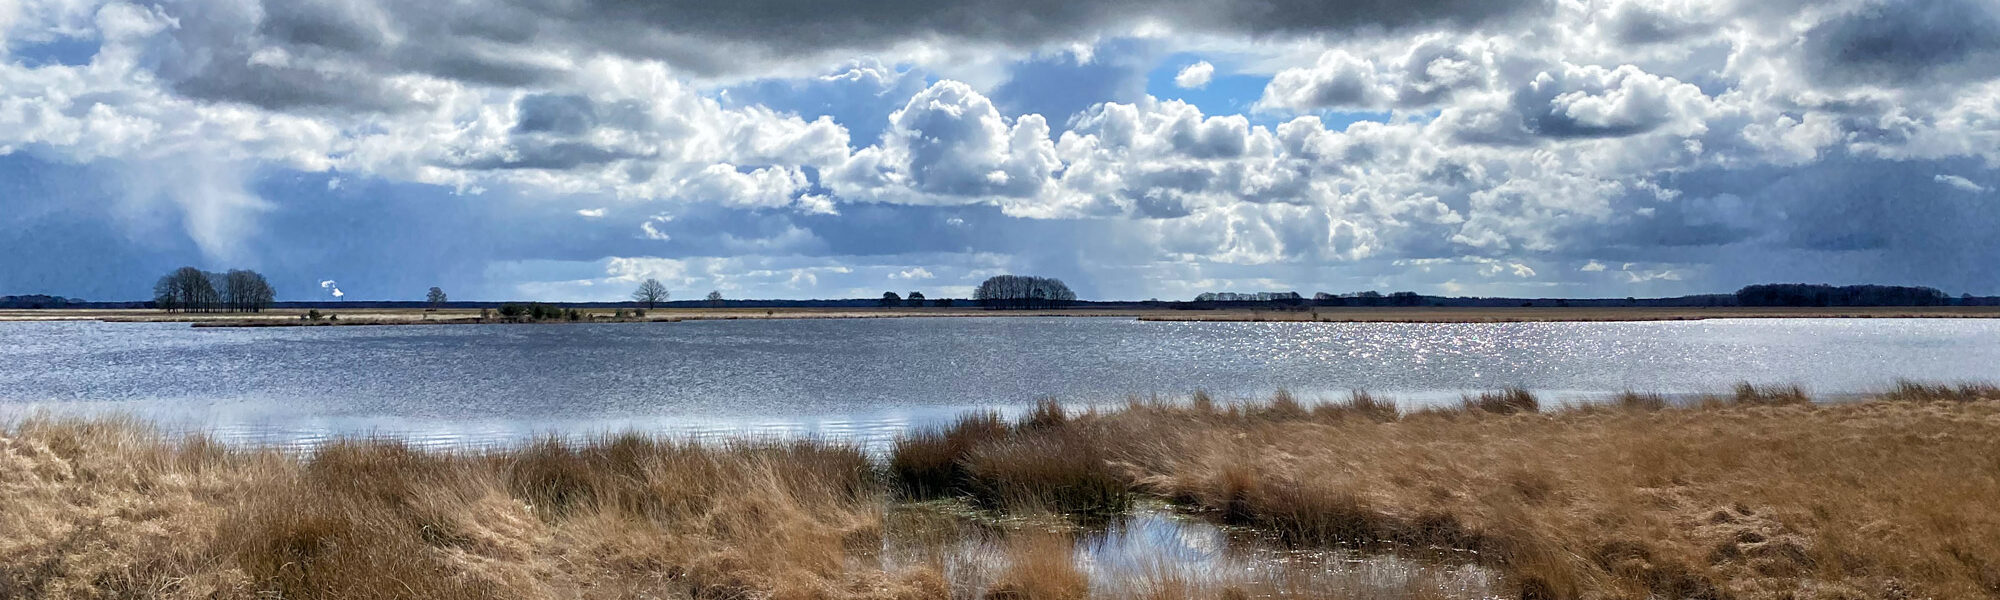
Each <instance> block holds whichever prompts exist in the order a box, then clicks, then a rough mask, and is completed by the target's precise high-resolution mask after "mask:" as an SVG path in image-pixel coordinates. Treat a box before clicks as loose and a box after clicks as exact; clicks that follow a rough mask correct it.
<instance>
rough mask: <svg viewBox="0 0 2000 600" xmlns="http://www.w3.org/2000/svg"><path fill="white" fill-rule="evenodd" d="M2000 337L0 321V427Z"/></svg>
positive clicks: (659, 409) (839, 421)
mask: <svg viewBox="0 0 2000 600" xmlns="http://www.w3.org/2000/svg"><path fill="white" fill-rule="evenodd" d="M1993 365H2000V321H1993V320H1983V319H1772V320H1707V321H1678V322H1632V323H1496V324H1396V323H1162V322H1140V321H1134V320H1129V319H1094V318H938V319H866V320H859V319H857V320H775V321H764V320H739V321H693V322H682V323H650V324H577V325H485V326H464V325H458V326H453V325H434V326H388V327H311V328H264V329H222V328H203V329H195V328H190V327H188V326H186V325H184V324H173V323H98V322H41V323H0V411H7V412H20V411H22V410H25V409H27V407H55V408H57V409H59V410H86V411H94V410H114V411H123V412H129V413H134V414H138V415H140V416H143V417H146V418H151V419H155V420H159V421H162V422H166V423H169V424H170V425H174V426H181V427H189V428H200V429H208V430H212V431H214V432H216V433H217V434H219V435H220V436H222V437H224V438H226V439H231V440H237V441H265V442H279V443H298V442H305V443H310V442H312V441H314V440H317V439H322V438H324V437H325V436H328V435H353V434H379V435H395V436H403V437H409V438H413V439H416V440H417V441H420V442H438V443H457V444H479V443H491V442H508V441H513V440H519V439H521V438H523V437H526V436H531V435H536V434H541V433H550V432H558V433H571V434H574V433H587V432H607V431H615V430H624V429H638V430H645V431H657V432H668V433H674V434H690V435H716V434H723V435H752V436H755V435H776V436H793V435H818V436H823V437H834V438H851V439H857V440H862V441H879V440H882V439H886V438H887V437H889V436H892V435H894V433H896V432H899V431H902V430H903V429H904V428H906V427H909V426H911V425H912V424H921V423H928V422H933V421H935V420H938V419H941V418H944V417H947V416H949V415H952V414H955V413H957V412H960V411H963V410H967V409H970V408H974V407H991V408H999V409H1002V410H1003V411H1007V410H1014V409H1016V408H1018V407H1020V406H1022V405H1024V404H1026V403H1029V402H1031V401H1032V400H1033V399H1035V398H1037V397H1042V396H1056V397H1058V398H1061V399H1063V400H1064V401H1066V402H1075V403H1093V402H1115V401H1118V400H1120V399H1122V398H1124V397H1125V396H1126V395H1128V394H1141V395H1149V394H1156V393H1157V394H1182V393H1186V392H1188V391H1191V390H1195V389H1206V390H1209V391H1210V392H1212V393H1215V394H1216V395H1218V396H1220V397H1249V396H1262V395H1266V394H1268V393H1269V392H1271V391H1273V390H1275V389H1277V388H1280V387H1284V388H1289V389H1291V390H1293V391H1294V392H1297V393H1300V394H1301V395H1302V396H1305V397H1308V398H1310V397H1312V396H1314V395H1319V394H1335V393H1340V392H1342V391H1344V390H1347V389H1350V388H1366V389H1369V390H1371V391H1374V392H1377V393H1378V394H1382V395H1388V396H1391V397H1394V398H1395V399H1397V400H1398V401H1400V402H1402V403H1404V404H1405V405H1411V404H1417V403H1422V402H1430V401H1454V400H1456V398H1457V397H1458V395H1459V394H1461V393H1463V392H1465V391H1470V390H1481V389H1491V388H1495V387H1500V386H1508V385H1519V386H1525V387H1528V388H1531V389H1534V390H1537V391H1538V392H1541V393H1542V394H1543V395H1544V397H1545V398H1551V399H1555V400H1563V399H1574V398H1584V397H1592V396H1598V395H1602V394H1607V393H1612V392H1617V391H1621V390H1626V389H1633V390H1641V391H1654V392H1661V393H1667V394H1691V393H1704V392H1714V391H1720V390H1724V389H1726V388H1727V387H1728V386H1729V385H1731V384H1733V383H1735V382H1738V381H1752V382H1758V383H1797V384H1801V385H1803V386H1805V387H1806V388H1807V389H1808V390H1810V391H1813V392H1815V393H1820V394H1846V393H1858V392H1865V391H1869V390H1873V389H1880V388H1881V387H1884V386H1886V385H1888V384H1890V383H1891V382H1893V381H1894V380H1895V379H1896V378H1899V377H1908V378H1913V379H1924V380H1944V381H1953V380H1966V379H1978V380H1992V379H1995V376H1994V370H1995V369H1994V367H1993Z"/></svg>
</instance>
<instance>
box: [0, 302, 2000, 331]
mask: <svg viewBox="0 0 2000 600" xmlns="http://www.w3.org/2000/svg"><path fill="white" fill-rule="evenodd" d="M305 312H306V311H304V310H300V309H281V310H272V311H267V312H263V313H195V314H187V313H166V312H160V311H155V310H149V309H5V310H0V323H6V322H31V321H98V322H106V323H188V324H190V325H191V326H193V327H328V326H380V325H497V324H526V323H546V324H563V323H675V322H682V321H712V320H752V319H882V318H966V317H1071V318H1126V319H1134V320H1138V321H1146V322H1162V323H1171V322H1251V323H1258V322H1269V323H1543V322H1638V321H1697V320H1706V319H1878V318H1898V319H1991V318H2000V306H1939V307H1608V308H1607V307H1592V308H1564V307H1533V308H1465V307H1316V308H1315V307H1308V308H1303V309H1297V310H1289V309H1288V310H1253V309H1242V308H1225V309H1212V310H1178V309H1165V308H1137V309H1091V308H1076V309H1052V310H1047V309H1045V310H987V309H982V308H909V307H896V308H769V309H766V308H662V309H655V310H652V311H648V316H646V317H644V318H632V317H627V318H623V319H620V318H616V317H614V314H615V311H614V310H612V309H585V310H583V311H582V313H583V314H584V315H586V318H584V319H583V320H580V321H559V320H545V321H524V320H510V319H503V318H484V319H482V318H480V316H479V311H477V310H470V309H443V310H438V311H425V310H418V309H367V308H364V309H355V310H349V311H342V310H338V309H327V310H324V311H322V312H324V313H327V314H330V315H336V316H337V317H338V318H337V319H322V320H318V321H311V320H304V319H301V318H300V315H302V314H304V313H305Z"/></svg>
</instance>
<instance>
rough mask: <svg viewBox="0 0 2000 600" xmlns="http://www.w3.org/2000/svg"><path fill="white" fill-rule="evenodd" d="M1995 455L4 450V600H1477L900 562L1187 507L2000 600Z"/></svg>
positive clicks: (1628, 434)
mask: <svg viewBox="0 0 2000 600" xmlns="http://www.w3.org/2000/svg"><path fill="white" fill-rule="evenodd" d="M1996 457H2000V389H1996V388H1993V387H1987V386H1956V387H1948V386H1925V385H1916V384H1906V385H1903V386H1901V387H1899V388H1897V389H1895V390H1893V391H1890V392H1886V393H1884V394H1882V395H1880V396H1878V397H1875V398H1873V399H1871V400H1868V401H1864V402H1845V403H1838V404H1819V403H1813V402H1810V401H1809V400H1808V399H1807V398H1806V397H1805V395H1804V394H1803V393H1801V392H1799V391H1798V390H1796V389H1789V388H1754V387H1744V388H1741V389H1739V390H1738V391H1737V393H1735V394H1734V395H1730V396H1723V397H1715V398H1708V399H1704V400H1702V401H1700V402H1697V403H1694V404H1692V405H1677V404H1673V403H1669V402H1667V401H1665V400H1663V399H1661V398H1657V397H1651V396H1645V395H1639V394H1628V395H1626V396H1623V397H1620V398H1616V399H1612V400H1610V401H1608V402H1607V403H1604V404H1601V405H1592V406H1589V407H1581V408H1556V407H1544V406H1541V405H1540V403H1539V402H1538V401H1537V400H1536V398H1535V397H1534V396H1533V395H1532V394H1530V393H1527V392H1525V391H1520V390H1510V391H1504V392H1495V393H1491V394H1485V395H1481V396H1478V397H1472V398H1467V399H1466V401H1465V403H1464V405H1463V406H1453V407H1450V408H1446V409H1436V408H1432V409H1425V410H1398V409H1397V408H1396V407H1395V406H1394V405H1393V404H1391V403H1389V402H1387V401H1385V400H1379V399H1376V398H1372V397H1369V396H1367V395H1365V394H1356V395H1355V396H1353V397H1350V398H1347V399H1343V400H1338V401H1333V402H1316V401H1310V400H1302V399H1296V398H1292V397H1290V396H1289V395H1285V394H1280V395H1279V396H1278V397H1276V398H1273V399H1271V400H1269V401H1259V402H1249V403H1225V402H1217V401H1214V400H1211V399H1208V398H1206V397H1203V396H1201V395H1197V396H1195V397H1194V398H1191V399H1184V400H1180V401H1174V402H1167V401H1159V400H1152V399H1135V400H1133V401H1131V402H1130V403H1129V404H1128V405H1127V406H1125V407H1123V408H1119V409H1113V410H1107V411H1099V412H1090V413H1076V412H1073V411H1065V410H1063V409H1061V408H1060V407H1058V406H1056V405H1054V404H1052V403H1045V404H1044V405H1042V406H1041V407H1040V408H1039V409H1038V410H1036V411H1034V412H1032V413H1031V414H1029V415H1028V416H1026V417H1024V418H1023V420H1021V421H1019V422H1008V421H1002V420H1000V419H998V418H997V417H992V416H990V415H970V416H968V417H966V418H965V419H962V420H961V421H960V422H959V423H957V424H956V425H954V426H951V427H949V428H945V429H941V430H937V431H930V432H923V433H920V434H917V435H913V436H911V437H909V438H908V439H905V440H903V441H902V442H900V443H898V444H897V446H896V448H895V449H894V450H893V451H892V453H891V454H890V455H889V456H886V457H876V456H870V455H868V454H866V453H863V452H861V451H860V450H858V449H855V448H853V447H849V446H844V445H840V444H837V443H826V442H809V441H808V442H789V443H780V442H755V443H750V442H745V443H734V444H710V445H696V444H689V443H682V442H673V441H664V440H658V439H653V438H648V437H645V436H639V435H627V436H618V437H610V438H604V439H598V440H594V441H589V442H581V443H563V442H556V441H547V442H541V443H535V444H531V445H527V446H524V447H520V448H515V449H509V450H495V451H477V452H475V451H459V452H453V451H431V450H421V449H416V448H411V447H408V446H405V445H403V444H400V443H398V442H395V441H379V440H378V441H349V442H338V443H333V444H331V445H327V446H324V447H322V448H321V449H319V450H317V451H316V452H314V453H311V454H296V453H287V452H282V451H277V450H271V449H259V448H233V447H225V446H223V445H219V444H216V443H214V442H212V441H209V440H208V439H206V438H203V437H200V436H163V435H160V434H157V433H154V432H153V431H152V430H150V429H149V428H148V427H146V426H145V425H143V424H139V423H132V422H125V421H118V420H101V419H100V420H83V421H75V420H62V419H49V418H41V419H29V420H26V421H21V422H16V423H13V424H10V425H6V426H4V427H0V597H18V598H132V597H140V598H640V597H645V598H978V597H987V598H1030V599H1036V598H1051V599H1054V598H1064V599H1069V598H1085V597H1091V596H1093V595H1099V596H1103V595H1113V596H1114V597H1132V598H1158V599H1167V598H1249V597H1294V598H1350V597H1369V598H1453V597H1457V596H1454V595H1453V594H1452V592H1451V590H1449V589H1445V588H1440V587H1435V586H1426V585H1422V584H1421V582H1419V583H1418V584H1414V585H1407V586H1404V587H1400V588H1395V589H1388V590H1383V589H1373V590H1369V591H1367V592H1366V593H1363V594H1356V593H1354V592H1351V591H1349V592H1342V591H1337V590H1330V589H1327V588H1324V587H1317V586H1312V585H1299V584H1297V583H1296V582H1295V581H1290V580H1286V579H1282V578H1278V579H1269V580H1255V581H1225V580H1220V579H1217V578H1214V577H1211V576H1210V575H1211V574H1207V573H1201V572H1191V571H1187V570H1177V569H1171V568H1160V569H1155V570H1150V571H1147V572H1146V574H1145V575H1143V576H1141V578H1142V579H1144V581H1139V582H1126V583H1128V584H1129V585H1122V586H1117V587H1115V588H1106V587H1103V586H1099V585H1095V584H1098V583H1102V582H1093V581H1091V579H1090V575H1089V573H1090V570H1089V569H1087V568H1085V567H1086V566H1087V565H1079V564H1078V563H1077V562H1075V561H1072V560H1070V558H1069V557H1070V555H1069V554H1068V550H1069V549H1070V548H1071V546H1070V545H1071V544H1073V543H1075V542H1074V541H1073V540H1074V538H1073V537H1070V536H1071V535H1072V534H1071V533H1070V532H1071V531H1079V530H1081V529H1064V528H1062V527H1050V526H1043V525H1038V526H1033V527H1021V528H1014V529H1006V528H1001V529H1000V530H998V531H997V532H996V533H995V534H994V535H995V536H996V539H998V540H999V542H998V547H1000V548H1003V549H1004V550H1003V551H1002V553H1001V554H1000V555H999V556H998V557H996V558H995V559H993V560H992V561H990V562H986V563H977V564H972V563H966V562H964V561H960V560H957V559H954V558H953V556H955V555H954V554H953V553H952V550H951V549H953V548H957V547H960V545H959V544H958V543H957V542H959V541H962V540H959V539H957V538H954V537H953V536H954V535H958V534H953V533H950V532H952V531H959V530H954V529H952V528H949V527H945V528H934V529H931V530H929V531H931V533H927V534H923V535H927V536H930V537H929V538H927V543H928V545H920V546H922V547H929V548H935V549H937V551H936V552H934V553H924V552H918V553H916V554H914V555H913V556H914V558H911V557H910V556H903V557H891V556H889V555H888V552H887V551H886V550H885V549H887V548H891V547H897V546H898V545H899V544H898V543H897V542H896V540H897V539H898V537H899V536H908V535H910V532H909V531H905V530H902V529H899V526H898V525H896V524H895V522H894V520H892V519H890V518H889V516H888V515H890V514H892V512H893V510H892V508H893V507H895V506H898V505H901V503H904V502H908V501H917V500H926V499H932V498H943V499H945V500H942V501H947V502H958V503H963V505H965V506H967V507H968V509H967V510H968V511H971V512H973V513H977V514H983V515H995V516H1024V515H1053V516H1054V517H1055V518H1056V520H1057V522H1062V521H1068V522H1073V523H1076V524H1077V525H1075V527H1076V528H1084V527H1088V526H1089V525H1088V524H1090V523H1100V522H1103V521H1105V520H1107V519H1109V520H1115V519H1116V515H1117V514H1118V513H1120V512H1121V511H1123V510H1125V509H1126V507H1129V506H1131V505H1133V504H1134V503H1135V502H1167V503H1171V505H1172V506H1174V507H1176V510H1179V511H1182V512H1185V513H1187V514H1190V515H1193V516H1194V517H1195V518H1201V519H1208V520H1212V521H1215V522H1218V523H1226V524H1229V525H1231V526H1233V527H1238V528H1241V529H1243V530H1245V531H1249V532H1254V533H1255V534H1257V535H1260V536H1263V537H1264V538H1266V539H1268V540H1270V542H1271V543H1273V544H1280V545H1283V546H1285V547H1290V548H1298V549H1301V550H1310V549H1332V548H1340V549H1347V550H1352V551H1360V552H1364V553H1375V552H1381V553H1397V554H1400V555H1406V556H1414V557H1425V556H1430V557H1435V558H1437V559H1438V560H1455V561H1471V562H1474V563H1477V564H1479V565H1483V566H1484V567H1487V568H1490V569H1492V570H1493V571H1494V572H1496V573H1498V576H1499V577H1500V580H1501V582H1502V587H1503V588H1504V589H1505V590H1506V594H1507V595H1508V596H1509V597H1519V598H1531V599H1545V598H1607V599H1608V598H1632V599H1640V598H1744V599H1762V598H1771V599H1777V598H1979V597H1993V596H1995V595H1996V594H2000V512H1996V511H1994V510H1993V502H1994V499H1995V498H2000V458H1996ZM931 501H933V502H936V501H939V500H931ZM1038 522H1041V523H1047V522H1049V521H1046V520H1044V521H1038ZM940 531H942V532H945V533H937V532H940ZM901 545H902V546H908V544H907V543H903V544H901ZM1107 589H1116V590H1119V591H1118V592H1115V593H1109V592H1105V591H1104V590H1107Z"/></svg>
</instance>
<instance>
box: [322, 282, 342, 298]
mask: <svg viewBox="0 0 2000 600" xmlns="http://www.w3.org/2000/svg"><path fill="white" fill-rule="evenodd" d="M319 289H322V290H333V292H332V293H333V297H335V298H339V297H341V296H346V295H347V293H345V292H342V291H340V284H339V283H335V282H334V281H333V280H332V279H326V280H322V281H320V282H319Z"/></svg>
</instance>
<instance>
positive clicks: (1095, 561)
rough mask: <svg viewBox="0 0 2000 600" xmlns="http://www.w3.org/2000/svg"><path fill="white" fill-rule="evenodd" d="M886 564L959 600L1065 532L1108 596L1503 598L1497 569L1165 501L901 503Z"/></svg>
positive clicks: (1097, 589)
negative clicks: (1277, 533)
mask: <svg viewBox="0 0 2000 600" xmlns="http://www.w3.org/2000/svg"><path fill="white" fill-rule="evenodd" d="M887 529H888V535H887V536H886V538H885V539H886V543H885V545H884V548H883V553H882V557H881V560H882V564H881V566H882V567H883V568H885V569H888V570H890V571H892V572H893V571H900V570H904V569H909V568H924V567H930V568H937V569H939V570H940V571H941V572H942V573H943V574H944V576H945V579H946V581H947V582H949V583H950V585H951V587H952V596H953V597H955V598H976V597H981V596H983V595H985V594H986V593H987V592H988V591H990V590H992V589H994V587H995V586H996V585H1000V584H1001V583H1002V582H1003V581H1004V580H1005V579H1006V575H1005V573H1006V572H1007V571H1008V570H1009V568H1010V567H1011V566H1012V565H1013V563H1015V562H1016V561H1022V560H1031V559H1033V558H1037V557H1033V556H1027V555H1024V553H1029V552H1047V551H1052V550H1049V548H1048V547H1045V546H1033V545H1023V544H1021V543H1019V538H1022V537H1024V536H1048V535H1060V536H1063V538H1064V539H1067V540H1073V541H1072V542H1069V543H1066V544H1061V545H1057V546H1054V548H1056V549H1057V550H1054V551H1060V549H1061V548H1069V549H1070V550H1069V551H1070V554H1071V556H1070V561H1071V563H1072V565H1073V566H1074V568H1075V570H1076V571H1078V572H1080V573H1082V574H1083V575H1084V576H1086V577H1087V578H1088V580H1089V586H1090V590H1091V594H1092V595H1093V596H1095V597H1100V598H1136V597H1147V598H1172V597H1200V598H1209V597H1227V596H1226V595H1225V594H1224V592H1226V591H1228V590H1237V591H1240V592H1242V593H1243V594H1245V595H1247V596H1249V597H1269V596H1285V597H1308V598H1383V599H1396V598H1495V597H1499V591H1498V590H1500V589H1501V588H1502V586H1501V585H1500V581H1499V579H1498V576H1497V575H1495V574H1494V573H1493V572H1492V571H1491V570H1489V569H1486V568H1484V567H1481V566H1478V565H1475V564H1471V563H1470V562H1466V561H1451V560H1439V559H1433V558H1411V557H1406V556H1399V555H1396V554H1389V553H1359V552H1355V551H1351V550H1329V549H1288V548H1284V547H1282V546H1280V545H1278V544H1276V543H1275V542H1273V541H1272V540H1270V539H1269V538H1267V537H1265V536H1263V535H1259V534H1258V533H1256V532H1255V531H1252V530H1247V529H1237V528H1227V527H1221V526H1217V525H1215V524H1213V523H1210V522H1208V521H1206V520H1203V519H1201V518H1198V517H1194V516H1190V515H1183V514H1178V513H1175V512H1173V511H1172V510H1170V509H1168V508H1167V507H1164V506H1159V505H1149V506H1143V507H1141V508H1138V509H1135V510H1134V511H1132V512H1131V513H1129V514H1128V515H1125V516H1123V517H1122V518H1119V519H1117V520H1115V521H1113V522H1111V523H1108V524H1104V525H1100V526H1094V527H1076V526H1073V525H1070V524H1068V523H1065V522H1062V521H1060V520H1055V519H1053V518H1046V517H1045V518H1026V519H1016V520H994V519H992V518H991V516H990V515H983V514H980V513H976V512H972V511H967V510H964V509H962V508H960V507H958V506H957V505H954V504H950V503H922V504H914V505H903V506H898V507H895V508H892V509H891V511H890V513H889V520H888V523H887Z"/></svg>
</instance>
